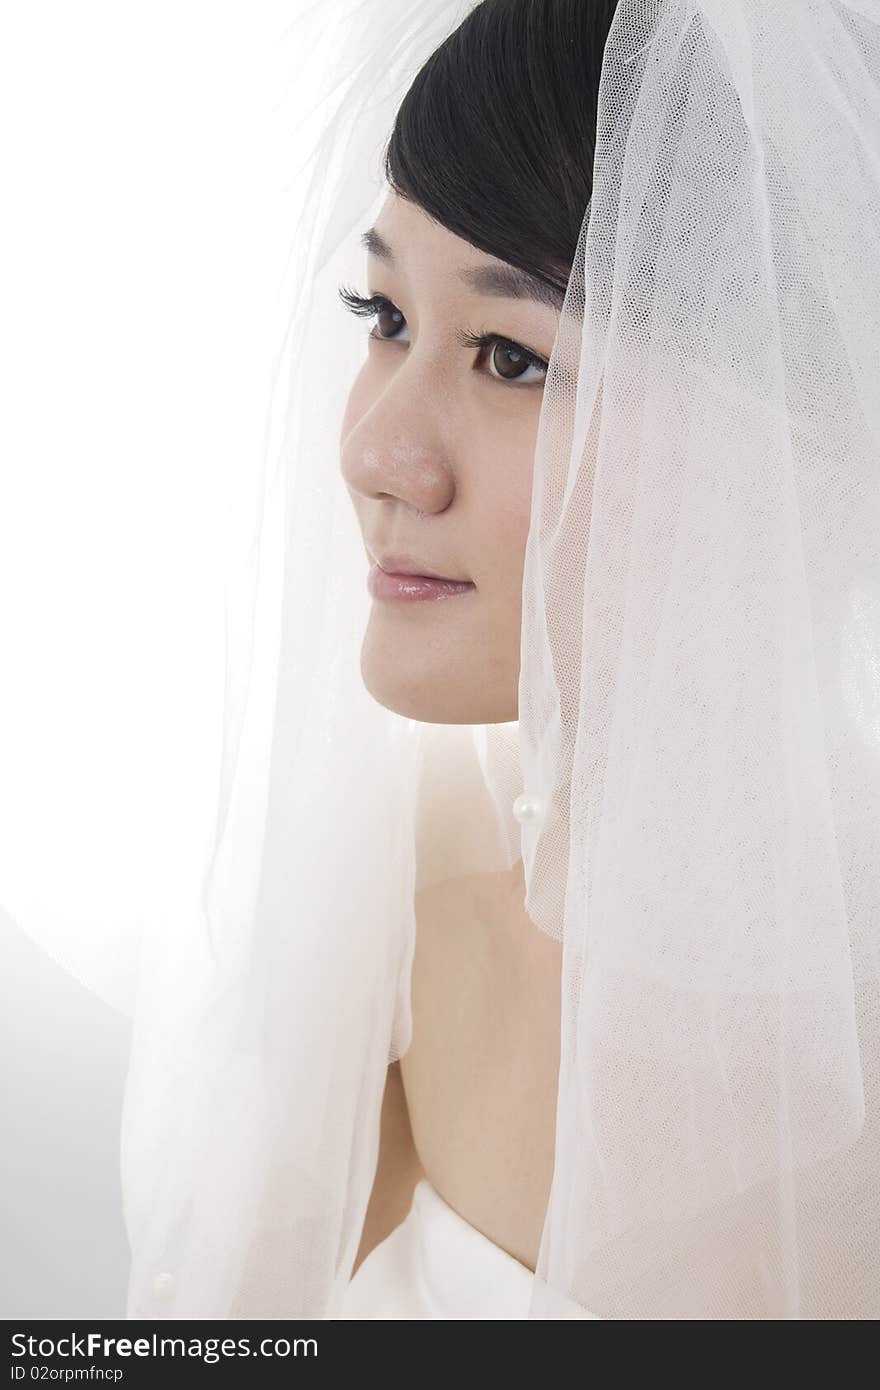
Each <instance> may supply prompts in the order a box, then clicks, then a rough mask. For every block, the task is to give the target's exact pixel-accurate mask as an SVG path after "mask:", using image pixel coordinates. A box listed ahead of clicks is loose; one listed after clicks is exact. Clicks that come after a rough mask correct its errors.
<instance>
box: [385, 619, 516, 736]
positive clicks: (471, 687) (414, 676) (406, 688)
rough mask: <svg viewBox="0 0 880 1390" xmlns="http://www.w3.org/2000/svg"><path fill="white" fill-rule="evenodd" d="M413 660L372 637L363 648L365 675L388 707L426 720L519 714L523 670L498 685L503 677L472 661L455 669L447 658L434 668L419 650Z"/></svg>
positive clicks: (492, 720) (474, 720) (498, 719)
mask: <svg viewBox="0 0 880 1390" xmlns="http://www.w3.org/2000/svg"><path fill="white" fill-rule="evenodd" d="M412 656H413V662H412V664H409V665H408V663H407V661H406V660H405V659H403V658H402V657H401V655H400V653H399V652H397V653H393V652H391V653H389V652H387V651H380V650H378V649H377V648H376V647H375V645H374V644H372V643H370V641H369V639H365V641H364V644H363V646H362V648H361V663H360V669H361V679H362V680H363V683H364V686H365V687H366V689H367V691H368V692H369V694H370V695H371V696H372V697H373V699H374V700H376V701H377V702H378V703H379V704H380V705H384V707H385V708H386V709H390V710H393V712H394V713H395V714H400V715H402V716H403V717H404V718H406V719H417V720H419V721H420V722H421V723H423V724H503V723H507V722H508V721H509V720H513V719H516V718H517V693H518V675H517V677H516V678H515V679H513V680H512V681H511V680H508V681H506V682H505V687H506V688H505V689H503V690H499V689H498V687H497V677H491V676H490V674H489V673H488V672H486V673H481V672H480V671H479V670H475V669H474V668H473V666H472V665H471V666H469V667H468V669H467V671H461V672H457V671H456V672H453V671H450V669H449V665H448V662H444V663H443V664H442V667H441V669H440V670H439V671H437V672H434V673H432V671H431V670H430V669H429V666H428V663H427V662H426V661H425V660H424V658H422V659H419V656H418V653H413V654H412Z"/></svg>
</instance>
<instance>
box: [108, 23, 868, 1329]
mask: <svg viewBox="0 0 880 1390" xmlns="http://www.w3.org/2000/svg"><path fill="white" fill-rule="evenodd" d="M316 8H317V9H319V10H320V20H321V23H322V24H324V23H325V22H326V19H327V7H325V6H321V7H312V10H315V9H316ZM344 17H345V19H346V21H347V23H349V26H350V27H349V28H348V29H347V30H346V32H345V34H343V33H342V32H341V31H340V32H339V33H338V34H336V35H334V37H333V42H334V43H336V42H337V41H338V42H339V45H340V49H339V61H338V63H336V64H335V65H334V63H333V62H332V61H331V62H330V68H331V71H330V74H329V75H328V77H327V79H326V82H325V84H324V87H323V97H322V100H321V102H319V103H318V106H317V107H316V109H315V112H314V117H315V119H316V120H317V121H319V123H320V127H321V129H320V135H319V138H318V140H317V144H316V155H315V159H314V164H313V168H314V181H313V184H312V187H311V190H310V197H309V199H308V200H307V202H306V207H305V211H304V216H303V222H302V225H301V227H300V232H301V238H300V256H299V259H298V260H297V261H296V263H295V265H294V282H295V290H296V313H295V319H296V324H297V330H298V331H297V333H296V334H295V335H291V341H290V344H288V346H289V347H290V349H291V352H293V353H294V354H295V355H294V357H293V360H292V363H291V361H286V362H285V364H284V365H285V368H286V371H285V373H284V374H283V376H284V380H285V383H286V388H287V390H288V392H289V399H288V401H287V403H286V404H287V414H286V417H285V418H286V421H287V425H288V432H287V434H286V435H285V436H284V440H283V444H284V448H283V450H282V451H281V453H282V456H283V458H284V461H285V465H286V467H287V468H288V470H289V471H288V474H287V475H286V477H285V488H286V492H285V497H286V503H287V510H286V513H285V523H286V532H285V535H284V537H283V541H284V547H283V554H284V567H285V572H284V595H283V597H284V603H283V608H282V611H281V614H280V618H281V621H280V623H279V624H278V626H280V629H281V642H280V648H279V650H278V651H277V652H276V648H275V646H274V645H273V634H274V632H275V631H276V623H277V622H278V616H279V615H278V612H277V610H276V608H275V607H274V606H273V604H272V602H271V599H270V600H268V601H266V602H265V603H262V604H260V605H258V606H256V607H255V609H254V611H256V612H258V613H259V614H260V615H262V616H263V617H265V622H260V621H257V619H256V618H253V619H251V617H250V614H251V611H252V610H251V608H250V607H249V603H248V601H247V598H249V597H250V596H251V590H250V589H248V588H247V585H244V587H243V593H244V594H245V596H246V598H245V599H243V601H242V602H241V603H239V604H238V605H237V606H236V608H235V611H234V614H233V616H234V617H235V619H236V622H235V623H230V636H231V639H232V640H238V638H239V637H240V636H242V634H243V641H242V645H241V649H240V650H239V651H238V652H237V656H238V661H239V664H238V665H236V664H235V663H234V662H231V663H230V665H231V669H232V671H233V674H234V675H235V676H236V677H240V679H234V680H231V681H230V690H231V697H230V713H229V719H228V722H227V729H226V735H227V741H226V751H227V754H228V757H227V761H226V762H225V764H224V776H223V779H222V783H221V797H220V806H219V810H218V834H217V843H216V853H215V855H214V858H213V860H212V863H211V865H210V868H211V871H212V872H211V874H210V875H209V876H207V877H206V880H205V885H204V894H203V900H202V903H201V904H200V907H202V908H203V911H204V921H203V920H202V919H201V917H200V918H199V919H198V921H197V923H196V924H195V927H194V929H192V930H191V934H190V935H186V934H185V933H182V934H181V935H177V936H175V939H174V951H173V952H172V951H169V950H165V951H164V952H163V950H162V949H161V943H160V947H159V948H157V949H156V951H155V955H154V957H153V958H152V959H151V960H150V961H148V962H147V966H148V969H147V980H148V986H149V987H148V988H146V989H145V990H144V992H143V994H142V1022H141V1028H140V1034H139V1037H140V1050H139V1051H138V1053H137V1064H136V1066H135V1069H134V1072H133V1077H132V1080H131V1081H130V1086H129V1097H128V1099H129V1112H128V1113H129V1128H128V1133H127V1139H128V1154H129V1163H128V1188H127V1191H128V1199H129V1201H128V1213H129V1229H130V1233H131V1236H132V1244H133V1251H134V1268H133V1282H132V1294H131V1300H130V1312H131V1314H132V1315H133V1316H138V1315H140V1316H169V1317H174V1316H185V1315H187V1314H196V1315H199V1314H203V1315H208V1316H220V1317H267V1316H268V1317H273V1316H279V1317H297V1316H317V1317H328V1318H335V1317H456V1318H457V1317H513V1318H519V1317H527V1318H581V1319H585V1320H589V1319H592V1318H596V1317H599V1318H614V1319H629V1318H643V1317H647V1318H777V1317H785V1318H789V1317H792V1318H801V1317H804V1318H816V1317H821V1318H836V1317H856V1318H863V1317H874V1316H876V1315H877V1313H878V1312H880V1283H878V1278H877V1260H876V1250H877V1248H878V1242H880V1198H878V1196H877V1190H876V1171H877V1166H878V1156H880V1116H878V1091H877V1081H878V1064H880V1038H878V1032H880V1010H878V959H880V949H878V932H877V928H878V904H880V885H878V878H877V864H878V862H880V853H878V850H880V845H878V834H880V831H878V826H880V773H878V747H877V727H878V722H877V707H878V706H877V700H878V696H877V684H878V682H877V661H878V657H877V648H878V630H880V609H878V591H880V555H878V545H877V536H878V534H880V528H878V521H880V495H878V477H877V449H878V421H877V416H876V408H875V406H874V404H873V402H874V400H875V395H874V382H873V373H874V371H875V364H876V326H877V323H878V322H880V300H878V291H877V285H876V278H875V272H874V266H875V264H876V262H877V260H878V258H880V255H878V253H880V196H878V179H877V169H878V168H880V160H878V149H877V145H878V131H877V127H876V119H875V118H874V116H873V112H874V111H875V110H876V109H878V104H877V100H876V98H877V86H878V82H880V72H878V64H880V56H878V55H880V43H878V18H880V16H878V10H877V5H876V4H875V3H874V2H873V0H850V2H849V3H844V0H810V3H808V4H805V5H803V6H800V5H798V6H784V5H781V4H780V5H772V6H767V5H765V4H763V3H761V2H760V0H740V3H727V0H725V4H724V5H721V4H719V3H716V0H705V3H696V0H694V2H693V3H691V0H682V2H681V3H675V2H674V0H668V2H667V0H621V3H620V4H619V5H618V6H616V7H615V6H611V5H608V6H604V5H601V6H600V5H595V4H591V3H589V0H483V3H481V4H478V5H476V6H461V5H458V4H449V5H446V4H437V3H430V2H429V0H426V3H423V4H421V5H413V4H412V3H411V2H410V0H408V3H406V4H403V3H400V4H398V3H392V0H381V3H379V0H376V3H373V4H371V3H364V4H362V5H359V6H357V7H356V9H355V10H354V11H353V12H352V13H351V14H348V13H346V15H345V16H344ZM302 21H303V22H302V28H301V30H300V38H301V39H302V51H303V52H304V53H308V54H309V55H312V54H313V53H315V54H317V53H318V51H319V49H318V41H319V38H320V35H319V33H318V29H317V23H318V17H317V15H316V14H314V13H311V12H310V11H309V10H308V9H307V10H305V11H304V12H303V15H302ZM310 25H312V26H315V27H314V28H313V29H310V28H309V26H310ZM310 39H314V41H315V46H314V47H312V45H311V44H310V43H309V40H310ZM332 54H333V50H332V48H331V57H332ZM325 56H326V54H325ZM404 94H405V100H403V102H402V103H401V100H400V99H401V97H402V96H403V95H404ZM334 103H335V105H334ZM392 126H393V133H392V139H391V144H390V147H389V151H388V169H387V173H388V178H389V182H390V185H391V188H390V191H387V190H384V189H382V190H379V191H380V192H381V195H382V201H381V206H379V207H376V204H377V203H378V201H379V199H378V198H377V196H376V195H377V187H376V180H375V178H374V170H373V164H372V161H373V158H374V155H375V141H376V138H377V136H378V135H379V133H380V132H381V138H382V139H383V140H384V138H386V136H387V132H388V130H389V129H391V128H392ZM367 213H369V218H368V219H366V220H365V214H367ZM356 232H360V233H361V235H364V234H366V249H367V251H368V252H369V256H368V262H367V271H368V283H367V284H366V286H364V287H362V289H361V290H360V291H355V290H352V289H351V288H350V287H349V286H348V284H347V279H348V274H349V271H350V269H351V267H352V265H353V258H354V250H355V234H356ZM340 270H342V271H343V272H344V274H343V275H342V276H340V275H339V273H338V272H339V271H340ZM340 280H341V281H342V289H343V299H344V300H345V301H346V303H347V305H348V307H349V308H353V309H354V310H355V313H356V314H361V313H363V314H364V315H365V316H366V315H368V314H369V315H370V317H375V320H376V322H375V326H374V327H373V328H372V330H371V333H370V337H369V342H368V348H367V357H366V361H365V362H363V364H362V365H361V361H360V352H361V348H362V339H360V338H358V339H357V344H358V347H357V351H355V349H354V347H353V344H354V343H355V339H354V338H352V339H347V338H346V337H345V334H344V332H343V330H342V329H340V327H339V322H338V318H337V320H335V321H333V323H332V327H331V326H328V324H329V323H330V318H329V308H330V304H331V298H332V296H333V295H334V294H335V291H336V289H337V288H338V287H339V284H340ZM526 290H528V294H526V293H525V292H524V291H526ZM368 301H369V302H368ZM296 354H298V355H296ZM349 366H351V367H352V368H353V369H356V368H358V367H359V370H352V371H351V373H349V372H348V371H347V368H348V367H349ZM352 381H353V382H354V384H353V385H352ZM338 422H341V428H340V429H339V431H338V432H337V430H336V425H337V423H338ZM331 423H332V425H333V429H331V428H330V425H331ZM337 445H339V446H340V448H339V457H335V450H336V446H337ZM331 455H334V456H333V457H331ZM340 463H341V478H340V477H339V465H340ZM331 468H332V470H333V473H334V482H338V483H340V484H342V485H344V486H340V488H339V489H338V490H336V491H335V490H334V488H333V486H332V485H331V483H330V481H328V479H329V476H330V471H331ZM340 494H341V499H340ZM352 504H353V506H352ZM276 515H277V513H276V511H275V509H274V507H273V506H272V505H270V504H269V503H267V507H266V513H265V525H266V530H265V533H264V536H263V538H262V539H263V547H262V550H261V562H262V561H263V560H264V559H265V564H262V563H261V568H260V570H259V584H260V585H263V584H265V585H266V586H267V588H266V592H268V593H270V595H271V593H274V592H275V591H276V588H277V586H275V585H274V584H273V576H275V575H277V573H278V569H279V554H280V549H281V547H280V544H279V543H278V535H277V531H276V529H275V527H274V521H275V518H276ZM279 529H280V528H279ZM248 558H249V559H250V557H248ZM365 571H367V572H368V576H369V586H370V587H369V591H368V590H367V589H366V587H365V584H364V579H365V573H364V572H365ZM252 573H253V571H252V570H251V569H249V570H248V580H249V581H250V578H251V575H252ZM253 582H254V584H256V583H257V580H256V579H255V580H253ZM242 615H245V616H244V617H243V616H242ZM251 637H253V638H254V640H255V643H256V646H255V648H254V650H255V652H256V655H255V656H252V655H251V649H250V647H249V646H248V640H249V639H250V638H251ZM233 655H236V653H235V652H234V653H233ZM276 658H277V659H276ZM267 692H268V694H271V700H270V699H269V698H268V694H267ZM272 711H274V713H275V722H274V725H273V728H272V740H271V748H269V746H268V744H267V743H266V741H265V740H262V739H261V738H260V737H258V736H257V735H258V734H259V731H260V730H262V729H264V728H265V727H266V726H267V724H268V722H269V715H270V713H271V712H272ZM255 827H256V829H255ZM182 943H183V944H182ZM184 944H186V945H187V948H188V949H187V950H184V948H183V946H184ZM181 958H183V959H184V960H185V961H186V962H187V964H188V965H189V966H191V967H192V969H191V977H190V978H189V979H188V982H187V988H186V990H181V989H179V988H177V987H176V985H177V981H178V978H179V973H180V960H181ZM153 1008H155V1010H156V1014H155V1016H154V1015H153V1014H151V1012H150V1010H151V1009H153ZM153 1017H157V1018H161V1021H162V1029H161V1030H159V1031H157V1030H156V1029H155V1028H153V1029H151V1027H150V1020H151V1018H153ZM389 1063H390V1064H391V1065H390V1066H389ZM383 1094H384V1102H383ZM380 1121H381V1124H380ZM380 1134H381V1140H382V1143H381V1145H380ZM221 1141H222V1142H221ZM352 1274H353V1278H352Z"/></svg>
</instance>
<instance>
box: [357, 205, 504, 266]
mask: <svg viewBox="0 0 880 1390" xmlns="http://www.w3.org/2000/svg"><path fill="white" fill-rule="evenodd" d="M374 227H375V230H376V231H377V232H378V233H379V234H380V236H381V237H382V238H383V240H384V241H385V242H386V243H387V244H388V245H389V246H390V247H391V249H392V251H393V252H394V257H395V263H394V265H393V266H389V269H393V270H395V271H397V272H399V273H400V274H401V275H410V274H418V275H419V277H420V278H424V277H425V276H427V275H429V274H430V275H431V276H432V277H433V278H435V279H446V280H451V278H452V277H453V276H455V277H458V276H459V272H460V271H461V270H462V269H467V268H471V267H472V268H477V267H481V266H487V265H495V264H497V262H496V261H495V260H494V258H493V257H492V256H487V255H486V254H485V252H483V251H480V250H479V249H478V248H477V247H476V246H472V245H471V244H470V242H469V241H465V240H464V239H463V238H462V237H460V236H456V234H455V233H454V232H451V231H450V230H449V228H448V227H444V226H443V225H442V224H441V223H440V222H436V221H435V220H434V218H432V217H431V216H429V214H428V213H426V212H425V211H424V209H423V208H420V207H418V206H417V204H415V203H411V202H408V201H407V199H405V198H401V197H399V196H398V195H397V194H396V193H393V192H389V194H388V196H387V197H386V199H385V202H384V203H383V204H382V210H381V212H380V213H379V216H378V217H377V218H376V221H375V223H374ZM459 288H461V282H460V280H459Z"/></svg>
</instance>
